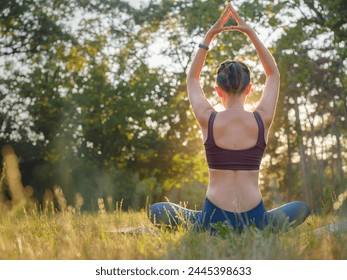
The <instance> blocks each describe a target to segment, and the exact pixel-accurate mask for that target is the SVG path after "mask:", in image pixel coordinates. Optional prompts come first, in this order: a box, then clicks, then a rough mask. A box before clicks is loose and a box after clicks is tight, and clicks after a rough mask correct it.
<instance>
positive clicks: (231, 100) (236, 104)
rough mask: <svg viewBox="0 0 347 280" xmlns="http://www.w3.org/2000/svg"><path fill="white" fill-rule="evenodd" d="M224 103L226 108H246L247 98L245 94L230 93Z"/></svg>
mask: <svg viewBox="0 0 347 280" xmlns="http://www.w3.org/2000/svg"><path fill="white" fill-rule="evenodd" d="M222 103H223V106H224V108H225V109H226V110H227V109H233V110H244V104H245V99H244V97H243V95H228V96H227V97H226V98H225V99H224V100H223V102H222Z"/></svg>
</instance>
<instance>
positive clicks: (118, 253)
mask: <svg viewBox="0 0 347 280" xmlns="http://www.w3.org/2000/svg"><path fill="white" fill-rule="evenodd" d="M333 222H336V219H335V218H333V217H331V216H330V217H329V216H327V217H318V216H311V217H310V218H308V220H307V221H306V222H305V223H304V224H303V225H301V226H300V227H298V228H296V229H293V230H290V231H289V232H286V233H272V232H269V231H258V230H253V229H250V230H246V231H245V232H244V233H242V234H236V233H232V232H227V233H225V234H223V235H220V236H210V235H209V234H208V233H207V232H202V233H196V232H193V231H191V230H185V229H179V230H178V231H176V232H171V231H168V230H164V229H158V230H155V231H154V228H153V226H152V225H151V223H150V222H149V220H148V219H147V216H146V213H145V211H140V212H132V211H129V212H125V211H119V210H117V211H114V212H113V213H111V212H107V213H105V212H104V213H99V214H81V213H76V212H75V213H74V211H67V212H64V213H59V214H57V213H54V212H51V213H45V214H43V213H42V214H38V213H32V214H28V213H22V214H20V215H19V214H17V215H16V216H12V217H11V216H9V215H4V216H1V218H0V259H8V260H14V259H15V260H18V259H24V260H43V259H54V260H61V259H63V260H70V259H72V260H90V259H91V260H99V259H103V260H104V259H106V260H108V259H109V260H123V259H125V260H161V259H169V260H184V259H193V260H195V259H197V260H198V259H202V260H204V259H214V260H217V259H238V260H251V259H256V260H259V259H260V260H263V259H265V260H273V259H276V260H287V259H289V260H291V259H294V260H307V259H318V260H320V259H324V260H333V259H347V246H346V243H347V234H346V232H344V231H342V230H341V231H336V232H332V233H324V234H316V233H315V231H314V229H316V228H319V227H321V226H324V225H326V224H329V223H333ZM127 227H148V228H150V229H153V231H148V232H143V233H134V234H132V233H121V232H118V231H119V230H120V229H122V228H127Z"/></svg>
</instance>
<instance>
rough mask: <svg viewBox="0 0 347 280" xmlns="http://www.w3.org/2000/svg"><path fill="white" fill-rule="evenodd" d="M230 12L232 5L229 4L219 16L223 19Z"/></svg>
mask: <svg viewBox="0 0 347 280" xmlns="http://www.w3.org/2000/svg"><path fill="white" fill-rule="evenodd" d="M229 13H230V6H229V5H227V6H226V7H225V8H224V11H223V12H222V14H221V16H220V17H219V18H220V19H223V18H225V17H227V16H228V15H229Z"/></svg>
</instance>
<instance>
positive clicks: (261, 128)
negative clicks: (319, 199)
mask: <svg viewBox="0 0 347 280" xmlns="http://www.w3.org/2000/svg"><path fill="white" fill-rule="evenodd" d="M230 17H233V18H234V19H235V20H236V22H237V26H230V27H227V26H225V24H226V22H227V21H228V19H229V18H230ZM234 30H236V31H240V32H242V33H244V34H245V35H247V36H248V37H249V39H250V40H251V41H252V43H253V45H254V47H255V49H256V52H257V54H258V56H259V59H260V61H261V63H262V65H263V68H264V70H265V75H266V82H265V87H264V92H263V94H262V97H261V99H260V102H259V104H258V105H257V107H256V109H255V111H254V112H248V111H245V109H244V103H245V100H246V97H247V95H248V94H249V92H250V90H251V86H252V85H251V83H250V71H249V68H248V67H247V65H246V64H244V63H243V62H241V61H236V60H226V61H224V62H223V63H222V64H220V66H219V68H218V70H217V77H216V86H215V89H216V92H217V94H218V96H219V97H220V100H221V103H222V104H223V106H224V108H225V110H224V111H222V112H216V111H215V110H214V108H213V107H212V106H211V104H210V103H209V102H208V100H207V99H206V97H205V95H204V92H203V89H202V87H201V85H200V81H199V79H200V73H201V70H202V67H203V65H204V62H205V58H206V54H207V51H208V49H209V45H210V43H211V41H212V39H213V38H214V37H215V36H216V35H217V34H218V33H220V32H223V31H234ZM279 84H280V74H279V71H278V69H277V66H276V63H275V60H274V58H273V57H272V55H271V54H270V52H269V51H268V50H267V49H266V47H265V46H264V45H263V43H262V42H261V41H260V40H259V38H258V36H257V34H256V33H255V31H254V30H253V29H252V28H251V27H250V26H249V25H248V24H246V23H245V22H244V21H243V19H242V18H241V17H240V16H239V15H238V14H237V12H236V11H235V10H234V8H233V7H232V5H231V4H230V3H229V4H228V5H227V7H226V8H225V10H224V11H223V13H222V15H221V17H220V18H219V19H218V21H217V22H216V23H215V24H214V25H213V26H212V27H211V28H210V30H209V31H208V32H207V34H206V35H205V37H204V40H203V42H202V44H199V50H198V51H197V54H196V56H195V58H194V60H193V62H192V65H191V67H190V70H189V73H188V76H187V88H188V95H189V100H190V103H191V106H192V108H193V111H194V114H195V117H196V119H197V121H198V122H199V124H200V127H201V130H202V134H203V138H204V145H205V150H206V158H207V162H208V166H209V174H210V182H209V186H208V190H207V194H206V199H205V203H204V205H203V208H202V210H201V211H193V210H189V209H186V208H183V207H181V206H179V205H176V204H173V203H169V202H162V203H156V204H154V205H152V206H151V207H150V209H149V210H150V211H149V216H150V219H151V221H152V222H153V223H154V224H156V225H162V224H165V225H167V226H170V227H176V226H177V225H186V224H187V223H191V224H192V225H194V228H195V229H204V230H210V231H211V233H214V232H215V231H216V225H218V224H219V225H227V226H229V227H230V228H232V229H234V230H237V231H242V230H243V228H244V227H246V226H253V227H257V228H259V229H262V228H264V227H266V226H267V225H271V227H272V228H273V229H277V228H280V229H288V226H297V225H299V224H301V223H302V222H303V221H304V220H305V219H306V218H307V217H308V215H309V213H310V210H309V208H308V206H307V205H306V204H305V203H304V202H299V201H296V202H291V203H288V204H285V205H283V206H281V207H278V208H276V209H273V210H269V211H267V210H266V209H265V206H264V203H263V200H262V196H261V193H260V190H259V186H258V178H259V167H260V163H261V159H262V157H263V154H264V150H265V147H266V141H267V138H268V133H269V129H270V126H271V123H272V121H273V118H274V114H275V109H276V104H277V98H278V92H279ZM217 227H218V226H217Z"/></svg>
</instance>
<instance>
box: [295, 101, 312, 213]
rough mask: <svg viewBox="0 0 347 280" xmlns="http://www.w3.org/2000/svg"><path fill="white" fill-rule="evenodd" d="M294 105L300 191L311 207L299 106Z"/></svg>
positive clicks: (296, 103)
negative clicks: (300, 182)
mask: <svg viewBox="0 0 347 280" xmlns="http://www.w3.org/2000/svg"><path fill="white" fill-rule="evenodd" d="M293 105H294V111H295V128H296V132H297V135H298V141H299V155H300V170H301V175H302V186H301V190H302V193H303V195H304V200H305V201H306V202H307V203H308V204H309V205H310V206H313V205H312V197H311V191H310V177H309V172H308V168H307V165H306V152H305V145H304V142H303V137H304V136H303V132H302V130H301V121H300V112H299V104H298V100H296V102H295V103H294V104H293Z"/></svg>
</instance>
